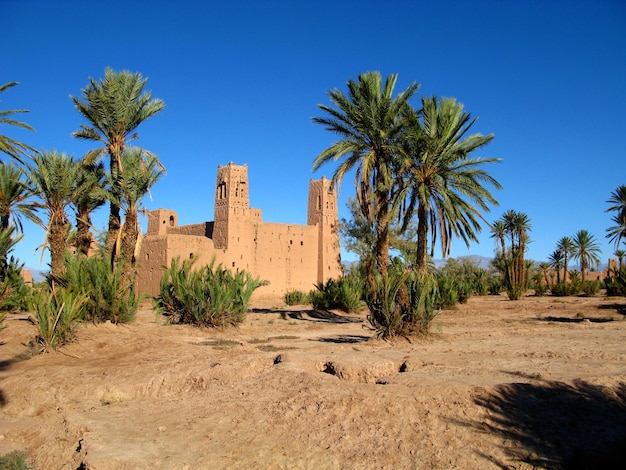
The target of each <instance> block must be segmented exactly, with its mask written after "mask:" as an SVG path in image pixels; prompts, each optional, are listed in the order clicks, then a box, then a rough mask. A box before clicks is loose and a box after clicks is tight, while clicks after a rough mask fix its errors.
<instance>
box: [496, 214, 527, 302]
mask: <svg viewBox="0 0 626 470" xmlns="http://www.w3.org/2000/svg"><path fill="white" fill-rule="evenodd" d="M530 229H531V225H530V219H529V217H528V216H527V215H526V214H524V213H523V212H516V211H514V210H508V211H506V212H505V213H504V214H503V215H502V217H501V218H500V220H499V221H496V222H495V223H494V224H493V225H492V228H491V233H492V235H491V236H492V238H496V239H498V240H499V241H500V246H501V248H500V249H501V251H502V257H503V259H504V265H505V270H506V272H505V274H504V279H505V287H506V289H507V294H508V296H509V299H511V300H518V299H519V298H520V297H521V295H522V294H523V293H524V291H525V290H526V288H527V287H528V280H529V275H528V274H529V268H530V266H529V264H528V263H526V261H525V259H524V255H525V253H526V245H527V244H528V240H529V237H528V232H530ZM507 240H508V242H509V243H510V245H509V247H508V248H507V247H506V241H507Z"/></svg>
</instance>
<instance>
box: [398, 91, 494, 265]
mask: <svg viewBox="0 0 626 470" xmlns="http://www.w3.org/2000/svg"><path fill="white" fill-rule="evenodd" d="M404 119H405V121H404V122H405V126H406V129H407V133H406V138H405V153H404V154H401V155H406V158H404V160H403V161H402V163H401V167H400V170H399V175H398V187H399V190H398V193H397V195H396V201H395V202H396V205H397V206H398V205H400V204H401V205H402V207H403V209H404V210H403V211H402V214H403V219H404V224H403V227H406V226H407V224H408V222H409V220H410V219H411V218H412V217H413V215H414V214H415V213H417V257H416V266H417V267H418V269H419V270H421V271H424V270H425V269H426V259H427V253H426V251H427V249H426V246H427V238H428V234H429V233H430V236H431V249H430V256H433V255H434V249H435V243H436V241H437V236H438V235H439V236H440V238H441V255H442V256H443V257H444V258H446V257H448V256H449V255H450V248H451V244H452V236H453V235H454V236H456V237H460V238H461V239H463V241H464V242H465V244H466V245H467V246H468V247H469V244H470V241H478V238H477V233H478V232H480V230H481V225H480V221H481V220H483V221H484V218H483V216H482V215H481V213H480V212H481V211H484V212H488V211H489V204H494V205H497V201H496V200H495V198H494V197H493V196H492V194H491V193H490V192H489V190H488V189H487V188H486V187H485V184H490V185H493V186H494V187H495V188H496V189H500V187H501V186H500V184H499V183H498V182H497V181H496V180H495V179H494V178H493V177H492V176H490V175H489V174H488V173H487V172H486V171H485V170H484V169H482V168H481V166H482V165H483V164H485V163H492V162H497V161H500V159H498V158H469V156H470V154H471V153H472V152H474V151H475V150H477V149H479V148H481V147H483V146H484V145H486V144H488V143H489V142H491V140H492V139H493V134H489V135H486V136H483V135H481V134H472V135H467V133H468V132H469V130H470V129H471V127H472V126H473V124H474V123H475V122H476V119H472V118H471V116H470V114H469V113H468V112H466V111H465V110H464V109H463V105H462V104H461V103H457V102H456V100H455V99H454V98H442V99H441V100H439V99H438V98H437V97H434V96H433V97H431V98H422V109H421V111H420V112H416V111H415V110H413V109H409V108H407V109H406V110H405V113H404Z"/></svg>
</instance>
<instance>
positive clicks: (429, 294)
mask: <svg viewBox="0 0 626 470" xmlns="http://www.w3.org/2000/svg"><path fill="white" fill-rule="evenodd" d="M374 285H375V292H368V293H367V297H366V302H367V306H368V308H369V310H370V314H369V315H368V320H369V322H370V324H371V325H372V327H373V328H374V330H375V331H376V335H377V336H378V337H381V338H383V339H389V338H393V337H394V336H416V335H417V336H423V335H427V334H428V333H429V331H430V325H431V323H432V321H433V319H434V318H435V316H436V315H437V311H436V307H437V299H438V297H439V292H438V287H437V280H436V277H435V275H434V274H428V273H427V274H420V273H418V272H417V271H415V270H412V269H405V268H404V267H403V266H402V265H396V264H395V263H394V264H392V265H390V267H389V271H388V273H387V275H386V276H382V275H380V274H377V275H376V276H375V277H374Z"/></svg>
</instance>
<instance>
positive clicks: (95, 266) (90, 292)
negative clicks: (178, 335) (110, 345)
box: [56, 256, 141, 323]
mask: <svg viewBox="0 0 626 470" xmlns="http://www.w3.org/2000/svg"><path fill="white" fill-rule="evenodd" d="M122 272H123V266H122V264H121V263H119V264H118V265H117V266H116V268H115V269H114V270H111V265H110V262H109V261H108V260H107V259H106V257H103V256H92V257H89V258H88V257H85V256H66V258H65V274H64V275H63V277H62V278H60V279H56V281H57V282H58V283H59V284H61V285H63V286H67V288H68V289H71V290H72V291H74V292H75V293H77V294H83V295H86V296H87V298H88V300H87V302H86V304H85V308H84V315H83V317H84V319H85V320H91V321H94V322H103V321H107V320H109V321H111V323H128V322H130V321H131V320H133V319H134V318H135V314H136V313H137V310H138V308H139V303H140V301H141V297H139V296H136V295H135V293H134V290H133V286H132V285H130V286H129V285H128V284H127V283H126V282H124V280H123V276H122Z"/></svg>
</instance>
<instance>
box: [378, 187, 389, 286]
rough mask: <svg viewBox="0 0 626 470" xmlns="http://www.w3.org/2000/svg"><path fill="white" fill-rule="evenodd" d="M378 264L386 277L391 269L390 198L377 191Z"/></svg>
mask: <svg viewBox="0 0 626 470" xmlns="http://www.w3.org/2000/svg"><path fill="white" fill-rule="evenodd" d="M376 203H377V205H378V207H377V209H378V210H377V217H376V264H377V268H378V272H379V273H380V274H382V275H383V276H385V275H386V274H387V270H388V269H389V198H388V195H387V191H381V190H378V191H377V201H376Z"/></svg>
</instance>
